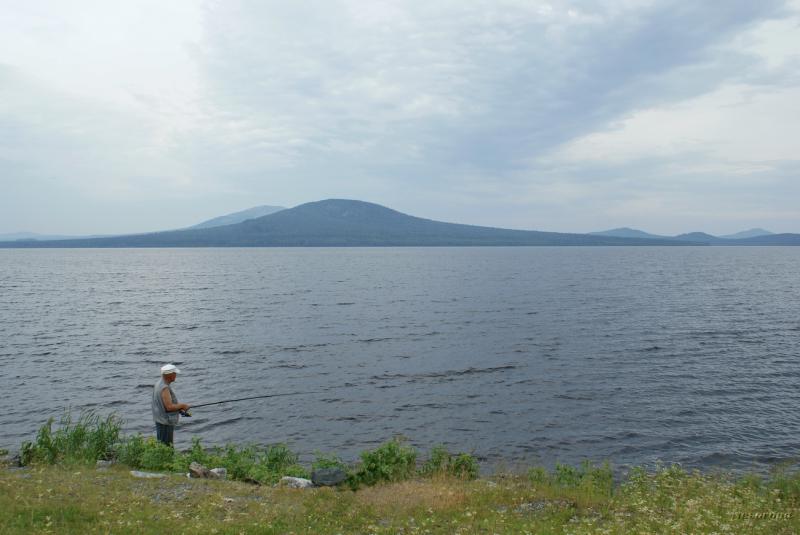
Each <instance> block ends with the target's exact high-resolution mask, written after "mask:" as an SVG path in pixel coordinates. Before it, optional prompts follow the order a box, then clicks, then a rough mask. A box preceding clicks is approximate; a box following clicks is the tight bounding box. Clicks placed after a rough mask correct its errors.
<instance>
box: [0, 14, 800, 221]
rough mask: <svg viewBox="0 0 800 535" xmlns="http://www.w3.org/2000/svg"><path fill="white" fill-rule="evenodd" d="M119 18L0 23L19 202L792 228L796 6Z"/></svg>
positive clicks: (1, 130)
mask: <svg viewBox="0 0 800 535" xmlns="http://www.w3.org/2000/svg"><path fill="white" fill-rule="evenodd" d="M109 6H110V5H109V4H107V3H102V2H100V3H96V2H90V1H88V0H87V1H85V2H81V3H79V4H77V7H72V6H71V7H69V8H66V7H62V6H60V4H57V3H55V4H51V3H48V2H31V3H28V4H26V6H25V7H24V8H18V9H14V10H10V18H9V20H11V21H12V22H13V23H8V24H5V25H4V24H3V23H0V45H2V46H0V50H11V49H12V47H14V46H16V47H17V49H18V50H19V52H18V53H17V54H14V55H11V54H9V53H5V54H3V53H2V52H0V64H5V65H6V67H2V68H0V99H2V100H1V101H0V140H2V141H3V144H2V148H0V180H3V181H4V182H6V184H4V187H5V188H6V189H7V191H11V187H12V184H10V182H13V191H15V192H17V195H21V193H19V192H22V191H26V192H28V193H26V194H25V195H26V196H27V197H26V198H34V192H35V191H42V190H43V188H44V189H47V188H50V189H52V190H53V191H61V192H62V193H63V192H70V195H72V198H74V199H75V202H76V203H80V202H83V203H95V204H97V203H101V202H107V203H111V204H114V205H115V206H117V207H118V208H119V210H118V211H124V210H122V209H123V207H124V206H131V207H133V206H136V208H135V209H134V208H130V209H129V215H128V218H129V220H130V221H133V220H134V215H135V212H136V211H137V210H139V209H140V206H141V204H138V203H142V202H145V201H152V202H153V203H157V202H161V203H164V204H163V205H164V206H166V205H167V203H168V202H169V201H170V200H171V201H175V202H173V206H174V208H173V210H172V211H171V213H172V214H173V218H172V219H165V218H163V217H162V218H161V219H159V221H163V222H164V224H163V225H162V226H175V225H176V224H177V217H178V215H179V214H183V216H182V217H183V218H184V224H189V223H191V222H192V219H197V220H199V219H204V218H207V217H211V216H214V215H218V213H220V212H224V211H226V210H228V211H234V210H236V209H242V208H245V207H247V205H248V204H260V203H268V204H284V205H291V204H296V203H300V202H305V201H308V200H315V199H320V198H324V197H353V198H362V199H366V200H372V201H376V202H382V203H385V204H388V205H390V206H392V207H395V208H398V209H402V210H405V211H408V212H411V213H415V214H419V215H423V216H427V217H434V218H442V219H448V220H452V221H464V222H472V223H480V224H491V225H505V226H514V227H519V228H549V229H552V230H574V231H577V230H593V226H594V225H598V226H599V227H607V226H613V225H611V224H603V221H606V220H608V221H611V220H614V221H615V222H616V221H618V220H619V224H620V225H622V224H624V225H627V226H633V225H640V226H647V225H648V222H649V221H652V222H653V224H659V225H662V224H663V225H664V226H665V227H666V226H668V224H667V220H668V218H669V214H670V210H672V211H673V212H675V213H680V214H682V220H681V221H682V222H683V223H685V224H689V222H692V224H694V221H697V224H698V225H700V226H701V227H704V226H705V225H702V224H701V223H702V221H701V219H702V217H706V218H707V219H708V220H709V221H712V222H713V221H718V222H720V223H719V224H720V225H723V224H727V222H729V220H728V219H726V218H727V217H728V215H727V214H732V213H736V212H737V210H738V211H739V213H741V214H745V213H747V214H756V213H761V214H764V213H776V214H777V213H780V214H782V215H781V217H780V218H778V219H775V218H773V219H772V221H775V222H776V224H777V223H781V224H783V225H787V226H790V225H791V223H792V221H791V217H793V216H792V214H793V213H794V211H793V210H792V209H791V208H789V207H787V206H786V203H785V201H784V199H785V196H782V195H781V194H780V190H779V188H784V189H785V188H789V189H790V190H791V191H794V190H793V189H792V186H791V184H790V183H789V182H788V178H787V177H789V176H790V173H791V170H793V169H794V162H795V160H796V158H795V156H794V154H793V152H792V149H793V147H792V140H793V139H796V137H797V133H798V132H797V127H796V125H797V124H800V121H798V120H797V118H798V117H797V115H798V108H797V105H796V102H798V101H800V98H797V97H798V96H799V95H798V94H797V87H798V78H800V77H799V76H798V74H797V73H798V72H800V70H798V69H797V67H798V39H797V37H796V36H797V32H796V30H797V26H798V22H800V18H799V17H798V11H800V9H799V8H798V5H797V2H783V1H778V0H765V1H762V2H751V1H749V0H732V1H730V2H726V3H725V4H724V5H721V4H709V3H704V2H690V1H688V0H686V1H677V2H676V1H670V2H667V1H666V0H620V1H616V2H600V1H590V0H584V1H570V2H568V1H566V0H554V1H550V2H531V1H529V0H524V1H522V0H494V1H488V0H476V1H474V2H456V1H450V0H443V1H438V2H427V1H421V0H408V1H375V2H368V3H365V2H360V1H355V0H326V1H310V2H302V3H298V2H279V1H273V0H269V1H261V0H259V1H257V0H227V1H224V2H222V1H215V2H207V3H205V4H200V3H197V2H193V1H176V2H174V3H171V4H170V6H169V8H166V7H163V5H162V4H160V3H156V2H153V1H151V0H146V1H142V2H134V3H129V4H126V6H125V8H124V9H121V10H117V9H116V8H114V7H113V6H111V7H109ZM131 28H133V29H134V30H136V31H133V30H131ZM145 29H148V32H149V33H148V34H147V35H149V37H143V35H144V30H145ZM3 30H7V31H3ZM138 30H142V31H138ZM31 35H36V36H37V37H36V38H35V39H32V38H31V37H30V36H31ZM59 52H60V54H59ZM26 184H27V185H26ZM34 184H35V185H36V186H33V185H34ZM46 184H49V186H45V185H46ZM37 188H38V190H37ZM765 188H767V189H768V191H769V192H770V193H769V194H768V195H764V194H762V193H761V192H762V190H764V189H765ZM712 190H716V191H717V192H718V195H717V197H716V200H708V199H707V200H708V203H707V205H706V206H700V204H699V203H697V202H695V201H694V199H696V198H699V197H700V196H701V195H703V194H705V192H708V191H712ZM748 195H749V197H748ZM62 197H63V195H62ZM752 199H757V200H758V202H759V203H760V204H753V203H754V202H755V201H752ZM128 200H130V202H131V203H132V204H126V203H127V201H128ZM189 200H191V207H187V206H184V207H182V208H179V207H178V202H179V201H180V202H184V203H186V202H188V201H189ZM11 204H14V201H7V200H6V201H0V213H1V212H3V211H4V210H2V209H5V208H8V209H10V208H11V206H10V205H11ZM17 204H18V203H17ZM93 206H94V205H93ZM201 210H204V211H203V212H201ZM689 212H691V213H692V214H694V215H693V216H689V215H688V214H689ZM5 213H6V214H8V213H9V212H8V210H5ZM98 213H100V212H98ZM17 215H19V214H18V213H17ZM15 217H16V216H15ZM624 217H633V218H635V219H634V220H628V221H621V219H622V218H624ZM748 217H750V216H748ZM753 217H755V215H753ZM648 218H649V219H648ZM53 220H55V219H53ZM749 220H750V219H747V221H749ZM14 221H16V219H15V220H14ZM741 222H742V223H744V222H745V219H742V220H741ZM798 222H800V221H797V220H795V221H794V224H795V225H796V224H797V223H798ZM151 223H152V224H153V225H158V222H157V221H152V222H151ZM12 224H13V221H12V219H11V218H10V216H8V215H6V216H0V226H2V227H7V226H9V225H12ZM730 224H734V223H733V222H731V223H730ZM756 225H758V226H766V225H767V223H758V222H756V223H754V225H753V226H756ZM59 226H61V225H59ZM102 226H103V225H101V224H100V225H99V227H100V228H97V227H96V228H94V229H92V230H93V231H95V232H97V231H102V230H103V228H102ZM139 228H141V227H139ZM156 228H157V226H156ZM18 229H19V228H18V227H17V225H13V226H12V227H10V228H8V229H7V230H9V231H12V230H18ZM0 230H4V228H0ZM34 230H35V229H34ZM42 230H49V229H42ZM53 230H68V229H65V228H64V229H53ZM118 230H120V229H118ZM126 230H131V231H133V230H138V228H137V227H135V226H134V227H133V228H129V229H126ZM653 230H660V229H653ZM661 230H666V231H668V230H669V229H661ZM723 230H726V231H728V230H730V231H733V230H738V228H731V229H728V228H726V229H723Z"/></svg>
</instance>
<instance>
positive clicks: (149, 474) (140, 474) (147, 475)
mask: <svg viewBox="0 0 800 535" xmlns="http://www.w3.org/2000/svg"><path fill="white" fill-rule="evenodd" d="M131 475H132V476H133V477H141V478H144V479H154V478H159V477H167V474H155V473H153V472H140V471H139V470H131Z"/></svg>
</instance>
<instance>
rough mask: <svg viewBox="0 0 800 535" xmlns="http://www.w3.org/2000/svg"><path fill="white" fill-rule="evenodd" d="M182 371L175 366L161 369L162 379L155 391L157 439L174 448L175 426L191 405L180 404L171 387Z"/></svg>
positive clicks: (154, 411)
mask: <svg viewBox="0 0 800 535" xmlns="http://www.w3.org/2000/svg"><path fill="white" fill-rule="evenodd" d="M179 373H181V371H180V370H179V369H178V368H176V367H175V365H174V364H167V365H165V366H162V367H161V379H160V380H159V381H158V382H157V383H156V386H155V388H154V389H153V420H154V421H155V423H156V438H157V439H158V441H159V442H163V443H164V444H166V445H168V446H172V443H173V440H174V434H175V426H176V425H178V419H179V418H180V416H179V413H180V412H181V411H188V410H189V405H187V404H186V403H178V398H177V397H176V396H175V392H173V391H172V387H171V386H169V385H170V384H172V383H173V382H175V379H177V378H178V374H179Z"/></svg>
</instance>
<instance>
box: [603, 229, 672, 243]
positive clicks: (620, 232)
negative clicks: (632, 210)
mask: <svg viewBox="0 0 800 535" xmlns="http://www.w3.org/2000/svg"><path fill="white" fill-rule="evenodd" d="M589 234H591V235H593V236H614V237H616V238H646V239H650V240H669V239H671V238H670V237H669V236H658V235H657V234H650V233H648V232H644V231H643V230H636V229H634V228H628V227H621V228H613V229H611V230H603V231H600V232H590V233H589Z"/></svg>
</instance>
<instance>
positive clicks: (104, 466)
mask: <svg viewBox="0 0 800 535" xmlns="http://www.w3.org/2000/svg"><path fill="white" fill-rule="evenodd" d="M112 464H114V461H104V460H103V459H100V460H99V461H97V462H96V463H95V466H96V467H97V469H98V470H107V469H108V468H109V467H110V466H111V465H112Z"/></svg>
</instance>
